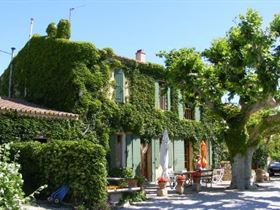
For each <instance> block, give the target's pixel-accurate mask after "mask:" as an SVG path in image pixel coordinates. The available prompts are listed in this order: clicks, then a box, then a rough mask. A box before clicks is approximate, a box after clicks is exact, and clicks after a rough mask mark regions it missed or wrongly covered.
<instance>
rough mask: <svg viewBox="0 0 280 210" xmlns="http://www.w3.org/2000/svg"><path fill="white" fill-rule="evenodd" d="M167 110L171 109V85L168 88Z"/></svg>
mask: <svg viewBox="0 0 280 210" xmlns="http://www.w3.org/2000/svg"><path fill="white" fill-rule="evenodd" d="M167 110H168V111H170V110H171V89H170V87H168V88H167Z"/></svg>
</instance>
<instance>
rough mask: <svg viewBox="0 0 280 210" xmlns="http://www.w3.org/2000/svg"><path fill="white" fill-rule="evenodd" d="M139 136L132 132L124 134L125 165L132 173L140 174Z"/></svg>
mask: <svg viewBox="0 0 280 210" xmlns="http://www.w3.org/2000/svg"><path fill="white" fill-rule="evenodd" d="M140 163H141V154H140V138H138V137H137V136H134V135H132V134H127V135H126V167H128V168H131V169H132V171H133V173H134V175H140V167H141V166H140Z"/></svg>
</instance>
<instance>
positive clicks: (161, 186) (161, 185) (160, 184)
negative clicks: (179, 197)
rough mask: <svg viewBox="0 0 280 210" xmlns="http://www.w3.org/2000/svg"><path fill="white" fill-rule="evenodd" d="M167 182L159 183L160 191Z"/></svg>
mask: <svg viewBox="0 0 280 210" xmlns="http://www.w3.org/2000/svg"><path fill="white" fill-rule="evenodd" d="M166 183H167V182H158V186H159V189H164V188H165V187H166Z"/></svg>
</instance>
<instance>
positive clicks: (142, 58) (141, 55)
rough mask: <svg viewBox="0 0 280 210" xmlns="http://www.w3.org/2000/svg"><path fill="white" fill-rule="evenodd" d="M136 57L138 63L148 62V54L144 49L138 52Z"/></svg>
mask: <svg viewBox="0 0 280 210" xmlns="http://www.w3.org/2000/svg"><path fill="white" fill-rule="evenodd" d="M135 55H136V61H138V62H141V63H145V62H146V54H145V53H144V51H143V50H142V49H140V50H137V52H136V53H135Z"/></svg>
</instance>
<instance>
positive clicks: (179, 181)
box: [177, 179, 186, 186]
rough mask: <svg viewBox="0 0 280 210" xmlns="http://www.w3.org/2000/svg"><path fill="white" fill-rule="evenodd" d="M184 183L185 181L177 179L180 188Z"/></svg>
mask: <svg viewBox="0 0 280 210" xmlns="http://www.w3.org/2000/svg"><path fill="white" fill-rule="evenodd" d="M185 181H186V180H185V179H178V180H177V185H179V186H182V185H184V183H185Z"/></svg>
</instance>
